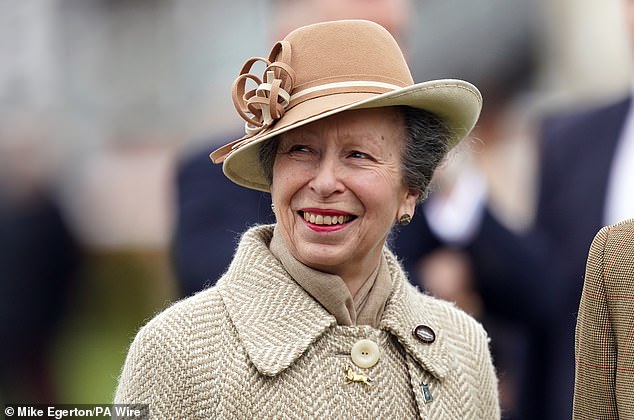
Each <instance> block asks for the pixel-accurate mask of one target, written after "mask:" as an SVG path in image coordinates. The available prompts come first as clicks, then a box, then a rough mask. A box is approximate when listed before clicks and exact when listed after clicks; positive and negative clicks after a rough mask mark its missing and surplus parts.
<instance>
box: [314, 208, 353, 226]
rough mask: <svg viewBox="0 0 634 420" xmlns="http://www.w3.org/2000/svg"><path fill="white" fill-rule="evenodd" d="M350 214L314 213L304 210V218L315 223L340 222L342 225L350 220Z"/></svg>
mask: <svg viewBox="0 0 634 420" xmlns="http://www.w3.org/2000/svg"><path fill="white" fill-rule="evenodd" d="M350 218H351V217H350V216H344V215H339V216H324V215H321V214H313V213H308V212H306V211H305V212H304V220H306V221H307V222H310V223H314V224H316V225H336V224H337V223H339V224H340V225H342V224H344V223H347V222H349V221H350Z"/></svg>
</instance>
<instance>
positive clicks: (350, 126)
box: [281, 107, 405, 140]
mask: <svg viewBox="0 0 634 420" xmlns="http://www.w3.org/2000/svg"><path fill="white" fill-rule="evenodd" d="M404 133H405V119H404V117H403V113H402V112H401V111H400V110H399V109H398V108H394V107H384V108H371V109H357V110H351V111H344V112H341V113H339V114H335V115H333V116H330V117H327V118H324V119H322V120H318V121H315V122H312V123H310V124H307V125H305V126H302V127H298V128H296V129H294V130H291V131H289V132H287V133H284V134H282V136H281V137H282V140H284V139H285V138H286V139H298V138H304V139H310V138H311V137H318V138H320V139H324V138H328V137H336V138H337V139H340V140H343V139H348V138H350V139H358V138H367V139H373V138H377V139H388V138H389V139H392V138H394V139H397V140H400V139H402V138H403V136H404Z"/></svg>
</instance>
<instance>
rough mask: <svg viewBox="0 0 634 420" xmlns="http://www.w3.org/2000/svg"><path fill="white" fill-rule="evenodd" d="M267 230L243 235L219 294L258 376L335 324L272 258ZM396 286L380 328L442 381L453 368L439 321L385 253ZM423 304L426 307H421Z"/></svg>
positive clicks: (275, 369)
mask: <svg viewBox="0 0 634 420" xmlns="http://www.w3.org/2000/svg"><path fill="white" fill-rule="evenodd" d="M272 234H273V227H272V226H260V227H255V228H252V229H250V230H249V231H247V232H246V233H245V234H244V235H243V237H242V239H241V241H240V245H239V246H238V250H237V251H236V255H235V257H234V260H233V262H232V263H231V266H230V267H229V270H228V271H227V273H226V274H225V275H224V276H223V277H222V279H221V280H220V281H219V282H218V289H219V292H220V294H221V296H222V299H223V302H224V304H225V307H226V308H227V311H228V313H229V317H230V318H231V321H232V322H233V325H234V327H235V329H236V331H237V334H238V336H239V338H240V341H241V343H242V345H243V346H244V348H245V350H246V352H247V354H248V356H249V358H250V360H251V361H252V363H253V364H254V365H255V367H256V368H257V370H258V371H259V372H260V373H262V374H263V375H268V376H275V375H277V374H279V373H280V372H282V371H283V370H284V369H286V368H287V367H289V366H290V365H291V364H292V363H293V362H294V361H295V360H296V359H297V358H298V357H300V356H301V355H302V354H303V353H304V352H305V351H306V349H307V348H308V347H309V346H310V345H311V344H312V343H314V342H315V341H316V340H317V339H318V338H319V337H320V336H321V335H323V334H324V333H325V332H326V331H327V330H328V329H329V328H331V327H334V326H335V325H336V324H337V322H336V320H335V317H334V316H332V315H331V314H330V313H328V312H327V311H326V310H325V309H324V308H323V307H322V306H321V305H320V304H319V303H317V301H315V300H314V299H313V298H312V297H310V295H308V293H306V292H305V291H304V289H302V288H301V287H300V286H299V285H298V284H297V283H296V282H295V281H294V280H293V279H292V278H291V277H290V276H289V275H288V273H287V272H286V271H285V270H284V268H283V267H282V265H281V264H280V262H279V261H278V260H277V259H276V258H275V257H274V256H273V255H272V254H271V252H270V251H269V249H268V243H269V242H270V240H271V237H272ZM386 258H387V261H388V265H389V268H390V273H391V274H392V279H393V281H394V282H395V286H394V291H393V294H392V296H390V298H389V299H388V302H387V305H386V308H385V312H384V314H383V318H382V320H381V323H380V326H379V328H381V329H384V330H387V331H389V332H390V333H392V334H393V335H394V336H395V337H396V338H397V339H398V341H399V342H400V343H401V345H402V346H403V347H404V348H405V350H406V351H407V352H408V353H409V354H410V355H411V356H412V357H413V358H414V359H415V360H416V361H417V362H418V363H419V364H420V365H421V366H422V367H423V368H424V369H425V370H427V371H429V372H430V373H431V374H433V375H434V376H436V377H438V378H443V377H444V376H445V375H446V374H447V372H449V371H450V370H451V368H452V367H453V363H452V359H451V358H450V355H449V354H448V351H447V345H446V341H445V335H444V334H443V330H442V328H441V323H440V320H439V319H437V317H436V316H434V314H433V312H431V311H430V306H431V305H433V302H434V299H433V298H430V297H425V296H422V295H420V293H418V292H417V291H416V290H415V289H414V288H413V287H412V286H411V285H409V283H407V279H406V278H405V275H404V273H403V271H402V269H401V268H400V266H399V264H398V262H397V261H396V258H395V257H394V256H393V255H392V254H391V253H390V252H389V251H387V250H386ZM426 303H427V304H426ZM417 325H427V326H429V327H430V328H432V329H433V330H434V332H435V333H436V340H435V342H434V343H432V344H425V343H422V342H420V341H418V339H416V338H415V337H414V335H413V333H412V331H413V329H414V328H415V327H416V326H417Z"/></svg>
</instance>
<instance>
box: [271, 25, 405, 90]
mask: <svg viewBox="0 0 634 420" xmlns="http://www.w3.org/2000/svg"><path fill="white" fill-rule="evenodd" d="M285 41H287V42H288V43H289V44H290V46H291V59H290V63H288V64H289V65H290V66H291V67H292V68H293V70H295V73H296V80H295V85H294V87H293V92H292V93H297V92H299V91H302V90H303V89H307V88H310V87H314V86H316V85H323V84H326V83H332V82H348V81H350V82H352V81H376V82H384V83H391V84H395V85H398V86H401V87H404V86H408V85H411V84H413V83H414V81H413V79H412V75H411V73H410V71H409V68H408V66H407V63H406V61H405V57H403V53H402V52H401V49H400V48H399V46H398V44H397V43H396V40H395V39H394V38H393V37H392V35H391V34H390V33H389V32H388V31H387V30H386V29H385V28H383V27H382V26H380V25H378V24H376V23H374V22H370V21H367V20H339V21H333V22H323V23H316V24H313V25H309V26H305V27H302V28H299V29H296V30H294V31H293V32H291V33H289V34H288V35H287V36H286V38H285ZM279 58H280V57H279V56H278V59H279Z"/></svg>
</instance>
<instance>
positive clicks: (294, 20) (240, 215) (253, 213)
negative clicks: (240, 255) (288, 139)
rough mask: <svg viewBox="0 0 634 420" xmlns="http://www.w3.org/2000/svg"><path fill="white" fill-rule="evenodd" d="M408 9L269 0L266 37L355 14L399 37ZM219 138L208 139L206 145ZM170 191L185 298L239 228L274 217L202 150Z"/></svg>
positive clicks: (395, 0)
mask: <svg viewBox="0 0 634 420" xmlns="http://www.w3.org/2000/svg"><path fill="white" fill-rule="evenodd" d="M409 7H410V5H409V0H299V1H291V0H273V1H272V2H271V8H272V9H271V10H272V11H273V12H272V17H271V20H272V22H273V27H272V28H271V33H270V36H271V38H272V39H282V38H283V37H284V36H285V35H286V34H287V33H288V32H290V31H291V30H292V29H294V28H295V27H298V26H301V25H306V24H310V23H315V22H320V21H327V20H339V19H350V18H356V19H366V20H371V21H374V22H377V23H379V24H380V25H382V26H384V27H385V28H386V29H387V30H388V31H389V32H390V33H391V34H392V35H393V36H394V37H395V38H396V39H397V40H401V39H402V38H403V36H404V31H405V28H406V24H407V22H408V18H409ZM236 137H237V134H236ZM224 140H225V137H222V138H218V139H211V140H210V141H209V144H210V145H219V144H221V142H223V141H224ZM176 190H177V210H176V213H177V214H176V218H177V219H176V227H175V232H174V235H173V238H172V245H171V249H172V250H171V254H172V261H173V266H174V271H175V275H176V279H177V281H178V284H179V285H180V289H181V292H182V294H183V295H184V296H187V295H191V294H193V293H195V292H198V291H200V290H202V289H203V288H204V287H206V286H211V285H213V283H214V282H215V281H216V279H218V278H219V277H220V275H221V274H222V273H223V272H224V271H225V270H226V269H227V267H228V266H229V263H230V262H231V258H232V256H233V252H234V249H235V246H236V239H237V238H238V235H239V233H240V232H243V231H244V229H245V228H246V227H248V226H251V225H253V224H256V223H272V222H273V221H274V220H275V217H274V215H273V213H272V212H271V209H270V204H271V202H270V198H269V196H268V195H267V194H264V193H262V192H259V191H254V190H249V189H245V188H234V187H233V184H232V183H231V182H230V181H229V180H228V179H227V178H226V177H225V176H224V175H223V174H222V171H221V169H220V168H219V167H215V166H213V165H211V164H210V162H209V156H208V151H207V149H206V148H205V149H203V150H200V151H197V152H195V153H193V154H191V155H188V156H186V157H185V158H184V159H183V160H182V162H181V163H180V165H179V166H178V169H177V175H176ZM235 203H240V205H237V206H236V205H235Z"/></svg>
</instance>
